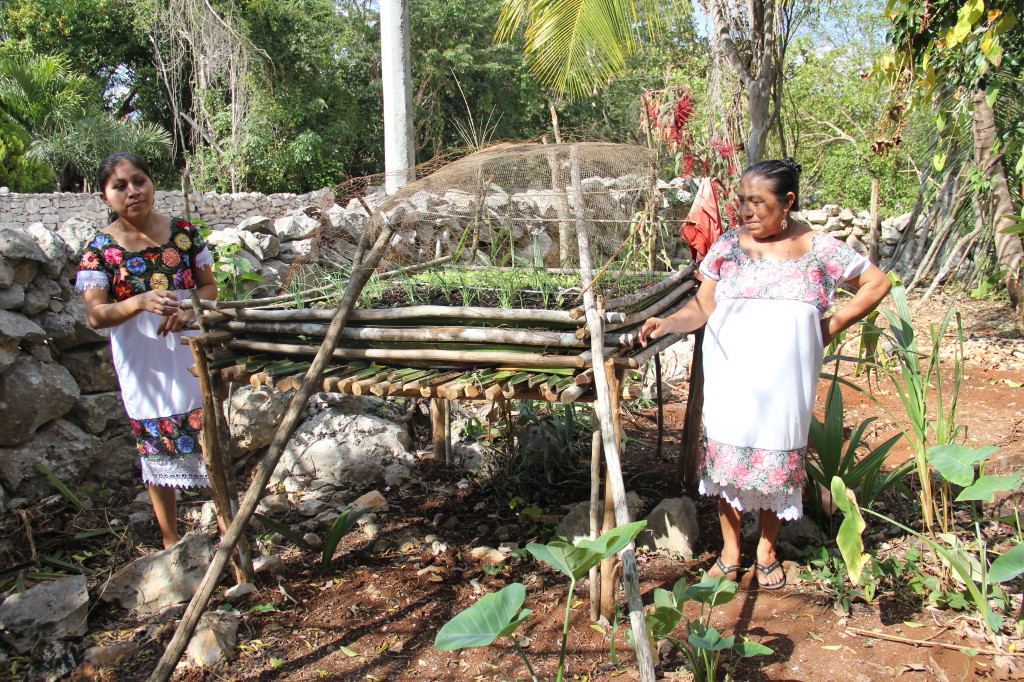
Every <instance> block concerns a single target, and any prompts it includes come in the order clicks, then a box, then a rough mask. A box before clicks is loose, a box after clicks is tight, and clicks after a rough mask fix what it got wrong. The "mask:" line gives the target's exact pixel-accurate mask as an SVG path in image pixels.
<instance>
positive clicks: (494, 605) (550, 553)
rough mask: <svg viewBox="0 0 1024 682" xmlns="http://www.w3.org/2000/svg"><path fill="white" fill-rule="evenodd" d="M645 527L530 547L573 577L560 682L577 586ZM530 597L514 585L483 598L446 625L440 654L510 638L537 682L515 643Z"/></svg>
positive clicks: (643, 523)
mask: <svg viewBox="0 0 1024 682" xmlns="http://www.w3.org/2000/svg"><path fill="white" fill-rule="evenodd" d="M646 525H647V522H646V521H637V522H635V523H627V524H626V525H624V526H619V527H618V528H613V529H612V530H610V531H608V532H607V533H605V534H604V535H602V536H601V537H599V538H598V539H596V540H580V541H579V542H577V543H576V544H570V543H568V542H561V541H555V542H549V543H547V544H543V545H542V544H539V543H536V542H531V543H530V544H528V545H527V546H526V549H527V551H529V552H530V554H532V555H533V556H534V557H535V558H537V559H539V560H541V561H543V562H544V563H546V564H548V565H550V566H552V567H553V568H556V569H558V570H559V571H561V572H562V573H564V574H565V575H566V576H567V577H568V578H569V594H568V595H567V596H566V599H565V619H564V622H563V624H562V647H561V650H560V653H559V656H558V678H557V679H558V682H561V680H562V679H563V676H564V674H565V648H566V645H567V643H568V641H569V616H570V615H571V613H572V602H573V599H572V596H573V593H574V592H575V591H576V583H577V582H578V581H579V579H580V578H582V577H583V576H584V575H586V574H587V573H588V572H589V571H590V569H591V568H593V567H594V566H597V565H598V564H599V563H601V562H602V561H604V560H605V559H607V558H609V557H611V556H613V555H615V554H617V553H618V552H620V551H621V550H622V548H623V547H625V546H626V545H628V544H629V543H630V542H632V541H633V538H635V537H636V536H637V534H639V533H640V531H641V530H643V528H644V526H646ZM525 598H526V588H525V587H524V586H523V585H522V583H512V584H510V585H506V586H505V587H503V588H501V589H500V590H498V591H497V592H493V593H491V594H486V595H484V596H483V597H481V598H480V599H478V600H477V601H476V602H475V603H474V604H473V605H472V606H470V607H469V608H467V609H465V610H464V611H462V612H460V613H458V614H457V615H456V616H455V617H454V618H452V619H451V620H450V621H448V622H447V623H445V624H444V627H442V628H441V629H440V630H439V631H438V633H437V637H436V638H435V639H434V646H435V647H437V648H438V649H440V650H441V651H454V650H456V649H465V648H468V647H474V646H487V645H489V644H491V643H492V642H493V641H494V640H496V639H498V638H499V637H508V638H509V639H511V640H512V643H513V644H514V645H515V647H516V650H517V651H518V652H519V655H520V656H522V657H523V661H524V662H525V663H526V668H527V670H528V671H529V672H530V679H531V680H533V682H538V679H537V675H536V673H535V672H534V670H533V666H531V665H530V659H529V658H527V656H526V652H525V651H523V648H522V647H521V646H519V642H518V641H517V640H516V638H515V631H516V630H517V629H518V628H519V626H520V625H522V624H523V623H525V622H526V621H527V620H529V618H530V616H532V615H533V611H531V610H530V609H523V610H522V611H520V607H522V605H523V601H524V600H525Z"/></svg>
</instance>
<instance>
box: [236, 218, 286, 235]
mask: <svg viewBox="0 0 1024 682" xmlns="http://www.w3.org/2000/svg"><path fill="white" fill-rule="evenodd" d="M236 229H238V230H239V231H240V232H243V231H244V232H258V233H261V234H269V235H273V236H274V237H276V236H277V233H275V232H274V221H273V220H271V219H270V218H268V217H266V216H262V215H257V216H251V217H249V218H246V219H245V220H243V221H242V222H240V223H238V227H237V228H236Z"/></svg>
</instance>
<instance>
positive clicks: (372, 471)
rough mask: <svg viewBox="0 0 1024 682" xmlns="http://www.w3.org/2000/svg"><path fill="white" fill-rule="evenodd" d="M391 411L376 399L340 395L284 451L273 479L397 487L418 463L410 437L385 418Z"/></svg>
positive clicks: (298, 431)
mask: <svg viewBox="0 0 1024 682" xmlns="http://www.w3.org/2000/svg"><path fill="white" fill-rule="evenodd" d="M388 409H389V408H388V407H387V404H386V403H385V402H384V401H382V400H380V399H376V398H365V397H357V396H337V399H336V400H332V401H331V402H330V403H328V406H327V407H326V409H324V410H323V411H321V412H318V413H317V414H315V415H314V416H313V417H312V418H311V419H309V420H307V421H305V422H304V423H303V424H302V425H301V426H299V428H298V430H296V432H295V435H294V436H292V439H291V441H290V442H289V443H288V446H287V447H286V448H285V451H284V454H283V455H282V456H281V461H280V463H279V464H278V465H277V469H276V470H275V471H274V476H273V480H274V481H275V482H279V481H283V480H284V479H285V478H287V477H289V476H307V477H310V478H319V479H326V480H331V481H337V482H339V483H343V484H345V485H353V486H370V485H373V484H375V483H376V482H377V481H379V480H382V479H383V480H384V481H386V482H387V483H388V484H390V485H394V484H398V483H400V482H401V481H402V479H403V478H404V477H405V476H408V474H409V472H410V471H411V469H412V466H413V465H414V464H415V461H416V460H415V458H414V457H413V456H412V455H411V454H410V453H409V450H408V448H409V446H410V445H411V442H410V439H409V434H408V433H407V432H406V431H405V429H403V428H402V427H400V426H398V425H397V424H395V423H394V422H393V421H390V420H389V419H388V418H386V417H383V416H380V415H381V414H383V413H386V411H387V410H388Z"/></svg>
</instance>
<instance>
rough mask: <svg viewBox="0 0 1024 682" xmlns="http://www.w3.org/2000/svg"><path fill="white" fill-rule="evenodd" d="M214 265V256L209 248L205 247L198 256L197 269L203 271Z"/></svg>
mask: <svg viewBox="0 0 1024 682" xmlns="http://www.w3.org/2000/svg"><path fill="white" fill-rule="evenodd" d="M211 265H213V254H211V253H210V249H209V248H208V247H205V246H204V247H203V250H202V251H200V252H199V253H197V254H196V262H195V266H196V269H198V270H202V269H203V268H208V267H210V266H211Z"/></svg>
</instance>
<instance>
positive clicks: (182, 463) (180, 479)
mask: <svg viewBox="0 0 1024 682" xmlns="http://www.w3.org/2000/svg"><path fill="white" fill-rule="evenodd" d="M139 459H140V461H141V463H142V480H143V482H145V483H152V484H153V485H159V486H165V487H168V488H209V487H210V476H209V475H208V474H207V473H206V466H204V465H203V460H202V459H200V458H199V457H159V458H158V457H140V458H139Z"/></svg>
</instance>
